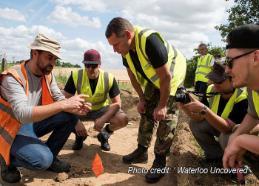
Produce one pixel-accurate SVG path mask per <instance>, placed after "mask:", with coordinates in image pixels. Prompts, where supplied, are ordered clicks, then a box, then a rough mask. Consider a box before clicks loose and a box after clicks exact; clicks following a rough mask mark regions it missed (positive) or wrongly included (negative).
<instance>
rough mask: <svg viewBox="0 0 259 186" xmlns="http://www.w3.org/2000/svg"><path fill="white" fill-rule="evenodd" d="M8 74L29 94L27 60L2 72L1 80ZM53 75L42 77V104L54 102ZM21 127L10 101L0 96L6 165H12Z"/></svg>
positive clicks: (1, 154) (0, 147) (1, 151)
mask: <svg viewBox="0 0 259 186" xmlns="http://www.w3.org/2000/svg"><path fill="white" fill-rule="evenodd" d="M6 75H11V76H13V77H14V78H15V79H16V80H17V82H18V83H20V84H21V86H22V87H23V88H24V92H25V93H26V95H27V96H28V94H29V82H28V78H27V72H26V69H25V62H23V63H22V64H20V65H16V66H13V67H12V68H9V69H7V70H6V71H4V72H2V73H1V77H0V80H2V78H3V77H4V76H6ZM51 81H52V76H51V74H50V75H46V76H44V77H42V79H41V86H42V96H41V104H42V105H47V104H51V103H53V102H54V101H53V98H52V95H51V91H50V88H49V87H50V83H51ZM20 127H21V123H20V121H18V120H17V119H16V117H15V116H14V113H13V110H12V107H11V105H10V103H8V101H6V100H4V99H3V98H2V97H1V96H0V158H1V159H2V160H4V163H6V165H10V149H11V146H12V144H13V141H14V139H15V137H16V134H17V133H18V131H19V129H20Z"/></svg>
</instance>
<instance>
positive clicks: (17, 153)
mask: <svg viewBox="0 0 259 186" xmlns="http://www.w3.org/2000/svg"><path fill="white" fill-rule="evenodd" d="M77 121H78V117H77V116H75V115H72V114H69V113H66V112H61V113H59V114H56V115H54V116H51V117H49V118H47V119H45V120H42V121H40V122H35V123H33V129H34V132H35V134H36V135H37V137H42V136H44V135H45V134H47V133H50V132H52V134H51V135H50V136H49V138H48V140H47V141H46V143H43V142H42V141H41V140H40V139H38V138H34V137H28V136H23V135H17V136H16V137H15V140H14V142H13V144H12V147H11V165H12V166H15V167H25V168H27V169H31V170H45V169H47V168H49V166H50V165H51V164H52V162H53V159H55V158H56V156H57V155H58V153H59V151H60V150H61V149H62V147H63V146H64V144H65V143H66V141H67V139H68V137H69V135H70V133H71V132H72V131H73V130H74V128H75V125H76V123H77Z"/></svg>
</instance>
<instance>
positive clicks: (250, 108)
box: [247, 88, 259, 120]
mask: <svg viewBox="0 0 259 186" xmlns="http://www.w3.org/2000/svg"><path fill="white" fill-rule="evenodd" d="M247 93H248V97H247V99H248V109H247V113H248V114H249V115H251V116H252V117H253V118H255V119H257V120H259V117H258V114H257V112H256V110H255V105H254V102H253V95H252V90H251V89H249V88H247ZM257 93H259V92H257Z"/></svg>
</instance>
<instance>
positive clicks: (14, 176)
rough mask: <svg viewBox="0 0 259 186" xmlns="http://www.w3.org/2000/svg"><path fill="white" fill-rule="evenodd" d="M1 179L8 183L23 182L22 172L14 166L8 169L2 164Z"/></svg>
mask: <svg viewBox="0 0 259 186" xmlns="http://www.w3.org/2000/svg"><path fill="white" fill-rule="evenodd" d="M1 177H2V180H3V181H5V182H7V183H17V182H19V181H20V180H21V174H20V171H19V170H18V169H17V168H16V167H13V166H9V167H7V166H6V165H2V163H1Z"/></svg>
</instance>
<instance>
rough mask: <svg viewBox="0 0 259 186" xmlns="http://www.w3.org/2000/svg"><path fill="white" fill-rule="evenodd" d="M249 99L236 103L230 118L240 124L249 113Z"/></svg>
mask: <svg viewBox="0 0 259 186" xmlns="http://www.w3.org/2000/svg"><path fill="white" fill-rule="evenodd" d="M247 107H248V101H247V99H245V100H243V101H240V102H238V103H236V104H235V105H234V107H233V110H232V111H231V112H230V114H229V119H230V120H232V121H233V122H235V123H237V124H240V123H241V122H242V121H243V119H244V117H245V115H246V114H247Z"/></svg>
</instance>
